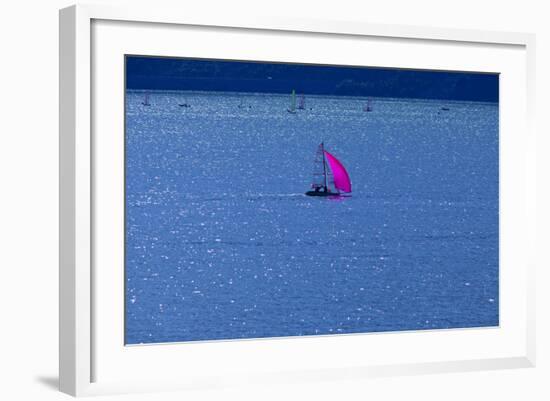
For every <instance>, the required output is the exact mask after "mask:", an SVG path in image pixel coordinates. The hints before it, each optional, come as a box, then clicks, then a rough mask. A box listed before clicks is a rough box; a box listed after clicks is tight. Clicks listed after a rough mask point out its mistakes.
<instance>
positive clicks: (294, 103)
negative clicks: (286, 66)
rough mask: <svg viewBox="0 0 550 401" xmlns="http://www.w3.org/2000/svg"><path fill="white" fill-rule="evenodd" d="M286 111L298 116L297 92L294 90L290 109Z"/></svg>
mask: <svg viewBox="0 0 550 401" xmlns="http://www.w3.org/2000/svg"><path fill="white" fill-rule="evenodd" d="M286 111H288V112H289V113H292V114H296V91H295V90H294V89H292V94H291V95H290V107H289V108H288V109H286Z"/></svg>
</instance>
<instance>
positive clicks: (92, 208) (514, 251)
mask: <svg viewBox="0 0 550 401" xmlns="http://www.w3.org/2000/svg"><path fill="white" fill-rule="evenodd" d="M186 27H187V28H186ZM143 29H150V31H149V32H150V33H151V34H150V36H149V38H150V40H149V41H148V40H141V42H140V45H139V46H140V47H139V48H138V47H136V46H137V45H135V46H132V45H129V47H128V49H129V48H132V50H136V49H137V50H140V49H141V51H145V52H146V53H147V54H149V53H151V52H152V53H154V54H156V55H176V56H177V55H185V54H186V51H191V50H186V49H180V50H178V51H179V52H180V53H181V54H172V52H173V51H175V50H173V49H175V47H174V44H166V45H165V47H164V48H163V49H160V50H154V48H153V47H151V46H154V45H155V40H157V39H159V38H165V37H166V35H170V34H173V33H174V32H175V31H174V30H176V31H177V32H179V30H183V31H185V29H192V30H194V31H193V32H197V33H196V34H197V35H205V36H204V37H201V40H203V42H201V43H203V44H205V46H203V47H206V48H208V46H211V50H210V51H211V52H213V53H208V51H209V50H208V49H206V50H205V51H206V52H207V53H205V54H214V53H215V54H222V53H223V54H222V56H221V57H220V58H224V57H226V58H231V55H232V54H235V56H236V57H237V58H239V57H245V58H246V51H247V50H246V45H245V44H244V45H242V46H241V47H240V48H239V46H238V45H236V47H235V48H234V49H231V48H227V46H226V49H224V50H222V49H221V48H218V49H214V47H215V44H214V40H212V38H210V39H208V35H210V34H211V33H212V32H215V33H216V35H217V36H216V35H214V36H216V37H217V39H219V35H220V34H222V35H227V36H228V37H229V35H237V36H238V35H240V36H239V37H241V36H242V37H243V38H245V37H246V35H262V38H263V39H262V40H265V41H271V42H270V43H272V44H273V45H274V46H273V48H276V46H275V45H276V43H277V41H282V40H285V39H281V35H284V36H285V37H292V35H294V36H295V37H296V38H297V39H299V38H301V39H300V40H303V41H325V43H326V44H327V46H328V45H329V42H330V41H331V40H332V39H335V38H337V39H338V40H339V41H340V42H339V43H347V42H346V41H349V42H350V43H351V42H352V41H353V42H354V43H355V42H356V41H363V40H364V41H369V40H370V41H374V42H376V41H378V42H380V41H383V42H384V46H397V45H398V44H399V42H400V41H406V42H407V43H408V44H412V45H413V47H414V46H417V47H418V51H424V52H426V53H425V54H426V55H429V54H430V52H432V53H433V52H434V46H435V48H437V50H438V52H441V53H440V54H451V53H458V54H460V52H464V55H465V56H466V58H469V59H470V60H469V61H467V60H466V61H464V64H463V65H457V64H456V61H453V59H452V57H450V58H449V60H450V61H445V60H440V61H438V62H437V63H434V62H431V64H430V62H428V61H425V62H424V63H425V64H424V66H425V67H429V66H432V68H435V69H441V70H445V69H453V68H455V67H454V66H455V65H456V68H458V69H461V70H468V69H470V70H472V71H490V72H499V73H501V74H504V75H503V76H504V77H505V78H506V79H504V80H503V81H504V83H503V82H501V99H503V98H504V99H508V100H509V101H502V102H501V104H500V107H501V118H502V119H501V130H502V132H503V133H505V135H504V137H503V141H504V145H503V147H502V149H501V156H500V157H501V177H502V178H503V180H502V181H503V182H502V184H501V210H502V211H503V215H502V216H501V239H500V245H501V263H503V264H505V265H506V266H511V267H514V268H513V269H512V268H510V269H509V268H508V267H506V269H504V270H503V269H502V268H501V275H502V277H501V278H502V280H503V281H502V283H501V296H502V298H503V301H502V303H501V314H503V316H504V317H503V320H502V323H501V326H500V327H499V328H496V329H495V328H492V329H474V330H468V329H462V330H460V329H457V330H448V331H444V333H441V330H436V331H431V332H409V333H381V334H374V335H368V334H365V335H347V336H346V335H344V336H325V337H310V338H305V339H302V338H300V339H297V338H288V339H286V338H285V339H265V340H246V341H233V342H231V341H225V342H211V343H206V344H195V345H193V346H191V345H186V344H174V345H154V346H148V347H130V350H128V347H124V344H123V343H121V342H120V341H119V340H120V338H119V334H120V326H121V325H122V323H120V325H118V323H117V322H116V320H117V319H119V320H122V316H121V315H120V313H119V312H120V302H119V301H120V299H119V298H117V296H116V294H115V292H116V291H119V290H120V292H121V293H122V287H120V284H121V283H120V282H119V281H117V280H118V279H117V277H118V276H109V275H107V274H103V273H101V274H98V272H97V271H96V270H97V269H98V261H99V262H100V264H101V261H103V260H104V259H102V258H103V254H102V253H101V252H100V253H97V246H98V241H99V242H101V241H103V242H102V243H106V242H109V241H110V243H111V244H114V245H113V246H114V247H116V246H119V247H120V242H117V238H115V237H109V236H108V235H105V236H103V235H101V236H99V237H98V235H97V231H98V230H102V228H101V227H103V226H104V225H103V223H102V221H104V220H102V219H109V218H110V217H113V216H107V215H105V214H104V208H102V207H101V201H102V199H101V196H100V197H99V198H98V197H97V196H96V192H97V191H98V189H99V192H101V193H106V192H107V190H106V189H107V188H108V187H109V186H111V187H115V186H116V185H118V184H120V182H118V184H117V181H116V174H114V177H115V178H113V181H112V182H110V183H107V184H105V185H106V187H105V188H99V187H98V186H102V185H104V183H105V181H104V180H103V181H102V180H101V179H99V180H97V179H96V178H97V176H101V174H102V173H101V168H102V165H103V164H104V163H105V165H104V167H103V169H107V168H109V169H110V168H115V169H116V168H117V167H116V166H117V165H119V164H120V163H119V162H120V157H119V156H117V155H114V153H116V151H115V150H114V149H115V148H116V147H117V145H116V143H111V142H109V141H105V140H101V141H99V142H98V141H97V140H96V138H94V132H95V131H94V129H97V127H98V126H100V127H107V129H109V128H108V126H109V124H111V125H112V127H114V128H112V129H113V130H115V131H116V130H117V128H116V127H119V126H117V124H119V123H120V120H117V121H118V122H116V121H115V119H116V118H117V117H116V116H115V117H113V118H111V117H109V116H108V115H107V114H105V113H104V111H102V110H104V109H105V108H106V106H103V102H102V103H101V104H100V103H98V102H97V97H101V96H104V97H105V96H106V92H104V91H102V89H101V88H97V89H95V87H94V83H93V82H92V81H93V80H94V79H96V80H98V81H101V79H103V78H101V77H100V78H99V79H97V78H94V77H95V76H96V75H95V74H101V71H103V70H102V69H105V68H107V69H108V68H110V67H113V65H114V66H115V67H116V66H119V64H113V65H111V64H110V63H109V57H110V56H109V54H115V53H116V54H117V55H120V54H123V53H124V52H126V47H125V46H126V43H127V42H128V41H129V40H128V39H127V38H126V36H125V35H124V32H130V30H131V32H132V33H133V34H135V35H138V36H139V35H140V31H141V30H143ZM94 35H95V39H94ZM135 35H132V37H135ZM143 38H144V37H142V39H143ZM106 39H109V40H106ZM256 39H257V38H256ZM145 42H150V43H145ZM168 42H169V41H168ZM218 42H219V40H218ZM157 43H160V42H157ZM232 43H233V42H232ZM319 43H321V42H319ZM147 46H149V47H147ZM171 46H172V47H171ZM423 46H424V47H425V49H424V48H423ZM430 46H431V47H430ZM344 47H345V46H344ZM446 47H452V49H451V50H450V51H449V49H447V50H445V48H446ZM534 47H535V38H534V35H530V34H523V33H506V32H483V31H470V30H457V29H436V28H424V27H414V26H389V25H375V24H368V23H359V22H346V21H316V20H293V19H291V18H288V19H287V18H284V19H280V18H269V17H259V16H252V15H250V16H242V17H241V18H238V19H235V18H228V17H220V16H214V15H186V14H185V12H182V11H178V10H162V9H155V8H154V7H151V8H137V7H131V8H112V7H109V6H103V5H101V6H99V5H97V6H96V5H94V6H91V5H86V6H84V5H78V6H72V7H69V8H66V9H63V10H61V11H60V327H59V329H60V363H59V365H60V366H59V374H60V390H61V391H63V392H65V393H68V394H71V395H75V396H79V395H93V394H106V393H119V392H133V391H157V390H166V389H186V388H191V389H196V388H212V387H219V386H230V385H236V384H244V383H248V382H259V383H262V382H269V383H284V382H293V381H306V380H327V379H331V378H361V377H368V376H381V375H399V374H411V373H414V374H416V373H430V372H443V371H467V370H480V369H502V368H513V367H529V366H534V363H535V338H534V336H535V334H534V333H535V330H534V324H535V322H534V310H535V308H534V299H535V294H534V288H535V283H534V266H535V262H536V261H535V260H534V256H532V255H534V254H535V252H532V250H531V248H532V247H534V245H533V244H534V243H535V240H534V238H535V208H534V206H535V205H534V204H535V178H534V177H535V158H534V155H535V142H536V141H535V133H534V130H533V128H532V124H533V123H532V121H533V116H532V113H533V110H534V104H533V102H534V85H535V76H534ZM212 49H213V50H212ZM239 49H240V50H239ZM488 49H489V50H490V49H494V52H495V53H494V57H493V58H492V60H493V61H483V55H482V53H485V52H486V51H488ZM372 50H373V54H379V55H378V56H376V57H378V62H376V61H375V62H374V64H375V65H382V66H393V67H399V66H401V67H411V68H414V67H415V66H416V67H418V66H420V65H419V64H417V63H418V61H417V60H416V61H414V60H413V61H410V64H405V62H404V61H403V60H402V59H403V57H404V56H403V54H396V55H395V56H392V57H393V58H389V57H388V58H387V59H384V61H380V60H382V59H381V57H382V56H383V51H382V50H380V51H378V53H376V43H374V45H373V48H372ZM103 51H105V53H104V54H103V53H102V52H103ZM197 51H198V50H197ZM201 51H202V50H201ZM271 51H273V52H275V51H274V50H271ZM446 51H447V53H446ZM113 52H114V53H113ZM167 52H169V54H166V53H167ZM342 52H343V53H341V54H340V55H338V54H339V53H338V52H336V51H335V52H334V55H332V56H331V57H344V58H345V57H347V56H346V54H345V49H344V50H342ZM470 52H473V53H471V54H476V55H477V54H478V53H479V60H475V58H477V56H476V57H473V56H472V55H471V54H470ZM337 53H338V54H337ZM405 53H406V52H405ZM196 54H197V53H193V55H194V56H196ZM243 54H245V55H244V56H243ZM311 54H314V53H311ZM420 54H422V53H420ZM468 54H470V56H468ZM257 57H260V58H261V59H266V58H269V57H273V58H274V59H275V60H279V59H280V57H281V54H279V55H276V54H273V55H272V56H270V55H269V54H268V53H263V54H262V55H258V56H257ZM289 57H291V56H289ZM292 57H299V56H292ZM303 57H308V56H307V55H306V56H303ZM309 57H314V56H311V55H310V56H309ZM349 57H351V55H349ZM400 57H401V61H400ZM427 59H429V57H427V58H426V60H427ZM104 61H105V62H104ZM119 61H120V60H119ZM314 61H318V60H314ZM349 62H350V63H351V64H353V63H356V64H357V63H359V64H361V65H362V64H364V61H361V60H359V59H357V60H355V61H354V60H350V61H349ZM453 63H455V64H453ZM468 63H470V64H468ZM483 63H485V64H483ZM491 63H492V64H491ZM371 65H372V64H371ZM116 68H118V67H116ZM503 71H505V72H503ZM121 72H122V71H120V70H119V69H118V70H117V74H118V75H117V76H118V77H119V78H120V74H121ZM101 76H104V74H103V75H101ZM507 77H510V79H508V78H507ZM113 79H115V81H114V82H109V84H110V85H109V86H110V87H113V88H115V89H114V90H116V91H119V92H120V95H121V96H122V92H123V90H122V88H123V87H122V86H116V85H117V84H118V83H120V82H119V81H116V79H118V78H113ZM113 84H114V85H113ZM514 88H515V89H516V92H517V93H518V95H517V96H515V97H514V98H512V99H510V96H509V94H510V93H512V90H513V89H514ZM113 93H115V92H113ZM108 95H112V94H108ZM94 99H95V100H94ZM102 99H103V98H102ZM109 99H110V100H109ZM109 99H107V98H106V97H105V99H103V100H105V102H104V104H105V105H108V106H109V108H110V109H112V110H115V111H116V110H120V107H122V104H121V103H120V102H119V103H120V104H119V103H116V102H117V101H118V100H117V99H119V98H118V97H117V96H116V94H115V96H114V97H113V96H110V98H109ZM109 102H114V103H109ZM117 104H118V106H117ZM117 107H118V108H117ZM119 117H120V118H122V116H119ZM102 124H103V125H102ZM94 127H96V128H94ZM508 133H509V134H508ZM513 133H515V134H513ZM111 150H113V155H111V156H109V155H108V154H109V153H110V152H111ZM104 155H105V158H104V157H103V156H104ZM117 157H118V158H117ZM100 159H101V160H102V161H101V162H100V161H99V160H100ZM103 160H110V161H105V162H104V161H103ZM109 163H110V164H109ZM117 163H118V164H117ZM511 166H514V168H513V169H512V168H510V167H511ZM519 189H521V190H519ZM115 209H116V207H115ZM115 220H116V216H115ZM510 227H514V228H517V229H518V231H519V232H520V234H517V233H516V234H514V233H512V232H511V231H513V230H510ZM520 237H521V238H520ZM98 238H99V239H98ZM116 244H118V245H116ZM100 247H101V245H100ZM116 252H117V251H116V249H115V250H113V253H116ZM111 256H112V255H111ZM119 268H122V266H119ZM96 291H101V293H102V299H103V298H104V299H105V300H107V301H108V302H109V303H111V302H112V304H113V305H117V306H115V307H113V308H112V311H110V312H108V311H106V308H105V306H104V304H105V302H103V303H102V302H100V301H98V300H97V298H94V294H95V292H96ZM111 324H112V325H114V326H116V327H115V329H113V331H109V330H107V329H104V328H105V327H110V325H111ZM114 326H113V327H114ZM98 327H99V329H98ZM113 333H116V334H113ZM449 344H452V345H453V346H454V345H456V344H459V345H460V344H462V346H458V347H455V349H454V350H453V352H454V354H451V353H450V351H449V355H444V354H441V357H440V358H436V357H435V356H431V357H427V358H420V357H419V356H418V355H419V354H414V353H410V354H406V352H398V354H399V355H397V356H395V355H390V354H391V352H389V351H390V349H391V350H392V351H394V352H395V350H402V349H405V348H416V349H417V350H418V349H420V350H421V349H422V347H423V346H424V347H426V351H425V354H426V355H428V354H429V353H430V352H429V351H428V350H427V348H429V347H430V346H431V345H433V346H434V349H436V350H437V347H441V348H442V349H447V348H449ZM487 344H492V345H494V348H491V349H490V350H486V351H481V350H482V349H483V348H485V349H487ZM369 347H371V352H370V353H369V354H368V355H369V358H366V357H365V355H367V354H365V353H361V352H349V354H348V353H346V352H344V354H346V355H347V356H346V358H348V359H346V360H344V359H338V357H337V354H338V353H341V352H342V351H343V350H351V349H352V348H355V349H369ZM388 347H391V348H388ZM476 347H477V348H476ZM176 348H177V349H178V350H181V349H183V350H184V351H183V352H185V353H186V355H188V356H189V359H193V358H194V361H195V364H194V365H193V366H191V365H189V366H188V367H187V368H185V367H184V366H183V367H181V372H182V373H180V374H178V375H172V376H170V375H168V376H167V375H162V374H161V373H162V372H161V373H159V375H158V376H157V377H155V374H156V373H155V372H154V371H148V370H146V369H145V370H144V371H143V372H142V371H141V370H139V369H138V368H137V366H140V365H142V366H147V365H149V366H159V364H165V365H166V366H168V367H173V366H174V365H173V364H174V361H175V360H177V358H179V357H181V355H180V356H173V355H175V354H174V350H175V349H176ZM298 348H299V349H300V350H298ZM375 348H376V349H379V350H380V354H379V355H378V354H376V353H375V352H374V349H375ZM304 349H305V351H303V350H304ZM320 350H324V352H326V355H324V356H323V358H322V360H319V359H318V358H316V355H319V351H320ZM467 350H469V351H467ZM177 352H179V351H177ZM297 352H298V353H299V352H302V354H301V356H302V357H304V358H306V357H307V358H310V362H304V363H298V362H297V361H296V360H292V359H289V358H288V357H289V356H290V355H297V354H296V353H297ZM419 352H420V351H419ZM435 352H437V351H434V353H435ZM217 355H218V356H219V355H222V356H223V358H222V359H223V360H224V361H226V362H225V363H218V362H219V361H217V362H216V364H219V365H220V366H221V367H220V368H219V369H218V370H216V371H213V372H211V373H208V372H209V371H210V370H213V368H212V366H213V365H214V362H212V361H213V360H215V358H216V357H217ZM252 355H255V356H252ZM277 355H279V356H280V357H277ZM307 358H306V359H307ZM98 360H99V361H102V362H97V361H98ZM199 361H202V366H199V365H201V364H200V363H197V362H199ZM250 363H254V364H258V369H255V371H254V372H252V371H251V370H250V369H248V370H247V368H246V366H245V365H246V364H250ZM239 364H240V366H239ZM293 365H294V366H293ZM107 366H112V367H113V368H112V369H110V371H109V369H107ZM102 367H103V368H102ZM121 367H124V369H121ZM102 370H103V371H105V373H103V371H102ZM256 370H257V372H256ZM121 371H124V372H125V374H124V375H122V374H117V372H121Z"/></svg>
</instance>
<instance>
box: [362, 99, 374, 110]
mask: <svg viewBox="0 0 550 401" xmlns="http://www.w3.org/2000/svg"><path fill="white" fill-rule="evenodd" d="M363 111H366V112H368V111H372V102H371V100H370V99H369V100H367V105H366V106H365V107H363Z"/></svg>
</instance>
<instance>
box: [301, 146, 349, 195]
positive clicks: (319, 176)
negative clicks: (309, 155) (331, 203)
mask: <svg viewBox="0 0 550 401" xmlns="http://www.w3.org/2000/svg"><path fill="white" fill-rule="evenodd" d="M311 188H312V189H311V190H310V191H307V192H306V195H307V196H324V197H326V196H329V197H339V196H350V195H349V194H351V180H350V178H349V174H348V172H347V171H346V168H345V167H344V165H343V164H342V163H341V162H340V160H338V159H337V158H336V157H334V156H333V155H332V154H330V153H329V152H327V151H326V150H325V145H324V143H323V142H321V144H320V145H319V147H318V148H317V152H316V154H315V161H314V170H313V182H312V184H311Z"/></svg>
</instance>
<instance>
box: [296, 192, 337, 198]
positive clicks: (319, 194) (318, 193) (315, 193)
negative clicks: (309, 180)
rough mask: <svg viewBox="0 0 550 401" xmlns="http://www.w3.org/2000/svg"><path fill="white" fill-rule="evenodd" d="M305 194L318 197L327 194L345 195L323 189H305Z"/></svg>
mask: <svg viewBox="0 0 550 401" xmlns="http://www.w3.org/2000/svg"><path fill="white" fill-rule="evenodd" d="M306 195H307V196H320V197H325V198H326V197H329V196H332V197H336V196H345V195H342V194H339V193H337V192H323V191H307V192H306Z"/></svg>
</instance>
